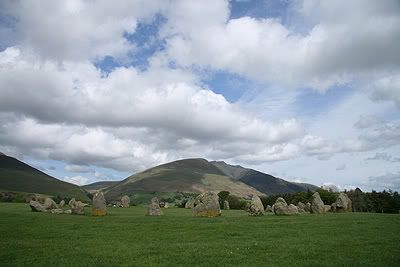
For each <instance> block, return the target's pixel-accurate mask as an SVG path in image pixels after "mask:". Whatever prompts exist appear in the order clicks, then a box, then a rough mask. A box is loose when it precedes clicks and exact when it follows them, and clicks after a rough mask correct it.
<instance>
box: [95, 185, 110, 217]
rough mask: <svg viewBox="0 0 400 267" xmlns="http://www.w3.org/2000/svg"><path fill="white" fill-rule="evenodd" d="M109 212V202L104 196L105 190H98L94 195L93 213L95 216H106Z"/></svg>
mask: <svg viewBox="0 0 400 267" xmlns="http://www.w3.org/2000/svg"><path fill="white" fill-rule="evenodd" d="M106 214H107V203H106V199H105V198H104V194H103V192H101V191H100V192H97V193H96V194H95V195H94V196H93V202H92V215H93V216H105V215H106Z"/></svg>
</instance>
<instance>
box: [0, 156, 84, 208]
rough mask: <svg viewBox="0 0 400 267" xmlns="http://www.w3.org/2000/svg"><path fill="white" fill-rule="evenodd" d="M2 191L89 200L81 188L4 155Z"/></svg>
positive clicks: (0, 163) (0, 165) (0, 173)
mask: <svg viewBox="0 0 400 267" xmlns="http://www.w3.org/2000/svg"><path fill="white" fill-rule="evenodd" d="M0 189H1V190H6V191H18V192H27V193H40V194H45V195H50V196H61V197H75V198H77V199H80V200H84V201H88V200H89V198H88V197H87V195H86V192H85V191H84V190H83V189H81V188H80V187H79V186H77V185H73V184H70V183H67V182H63V181H60V180H58V179H56V178H54V177H51V176H49V175H47V174H45V173H43V172H41V171H39V170H37V169H35V168H33V167H31V166H29V165H27V164H25V163H23V162H21V161H19V160H17V159H15V158H12V157H9V156H6V155H4V154H1V155H0Z"/></svg>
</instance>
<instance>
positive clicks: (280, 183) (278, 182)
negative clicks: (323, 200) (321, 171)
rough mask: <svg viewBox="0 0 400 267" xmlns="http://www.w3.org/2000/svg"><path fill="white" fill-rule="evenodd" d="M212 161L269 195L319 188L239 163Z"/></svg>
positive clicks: (232, 175)
mask: <svg viewBox="0 0 400 267" xmlns="http://www.w3.org/2000/svg"><path fill="white" fill-rule="evenodd" d="M211 163H212V164H213V165H214V166H215V167H217V168H218V169H219V170H221V171H222V172H223V173H225V174H226V175H228V176H230V177H232V178H234V179H236V180H239V181H241V182H243V183H245V184H247V185H249V186H252V187H254V188H255V189H257V190H258V191H260V192H263V193H265V194H267V195H270V194H278V193H294V192H301V191H307V189H309V190H311V191H315V190H317V189H318V187H317V186H315V185H311V184H306V183H293V182H288V181H286V180H283V179H281V178H277V177H274V176H272V175H269V174H266V173H263V172H259V171H256V170H253V169H248V168H244V167H242V166H239V165H236V166H233V165H230V164H227V163H225V162H223V161H211Z"/></svg>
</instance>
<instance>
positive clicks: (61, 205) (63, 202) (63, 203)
mask: <svg viewBox="0 0 400 267" xmlns="http://www.w3.org/2000/svg"><path fill="white" fill-rule="evenodd" d="M64 205H65V201H64V199H63V200H61V201H60V204H58V206H60V208H62V207H64Z"/></svg>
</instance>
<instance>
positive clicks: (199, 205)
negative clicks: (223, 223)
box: [192, 192, 221, 217]
mask: <svg viewBox="0 0 400 267" xmlns="http://www.w3.org/2000/svg"><path fill="white" fill-rule="evenodd" d="M218 199H219V198H218V195H217V194H215V193H213V192H204V193H202V194H200V195H199V196H197V198H196V200H195V206H194V208H193V209H192V214H193V216H197V217H217V216H221V209H220V206H219V201H218Z"/></svg>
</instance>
